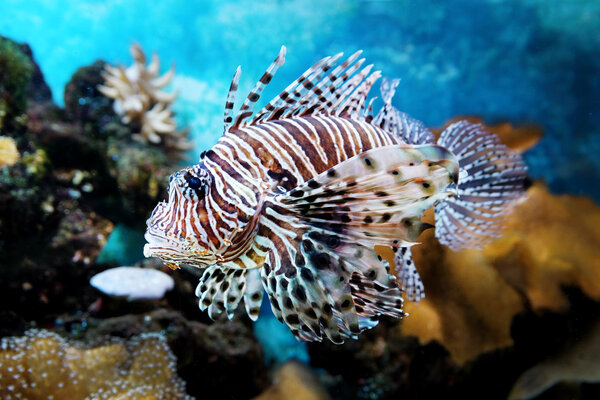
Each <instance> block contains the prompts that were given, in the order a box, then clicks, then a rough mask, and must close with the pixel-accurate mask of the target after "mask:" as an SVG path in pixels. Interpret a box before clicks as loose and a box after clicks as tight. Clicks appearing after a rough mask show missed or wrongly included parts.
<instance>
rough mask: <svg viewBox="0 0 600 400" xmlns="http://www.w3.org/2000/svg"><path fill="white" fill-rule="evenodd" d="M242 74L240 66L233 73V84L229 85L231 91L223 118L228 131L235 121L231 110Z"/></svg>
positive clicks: (228, 94) (225, 128) (225, 129)
mask: <svg viewBox="0 0 600 400" xmlns="http://www.w3.org/2000/svg"><path fill="white" fill-rule="evenodd" d="M241 74H242V67H241V66H238V67H237V69H236V70H235V73H234V74H233V79H232V80H231V85H230V86H229V93H227V101H226V102H225V116H224V119H223V123H224V129H223V130H224V132H227V130H228V129H229V127H230V126H231V122H232V121H233V117H232V116H231V112H232V111H233V107H234V106H235V94H236V92H237V89H238V83H239V81H240V75H241Z"/></svg>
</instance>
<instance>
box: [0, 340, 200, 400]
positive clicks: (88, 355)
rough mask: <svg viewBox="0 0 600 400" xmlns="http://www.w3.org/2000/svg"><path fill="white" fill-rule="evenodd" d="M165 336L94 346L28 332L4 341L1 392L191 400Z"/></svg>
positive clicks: (33, 395) (27, 396)
mask: <svg viewBox="0 0 600 400" xmlns="http://www.w3.org/2000/svg"><path fill="white" fill-rule="evenodd" d="M175 367H176V359H175V357H174V356H173V354H172V352H171V350H170V349H169V346H168V345H167V343H166V341H165V339H164V338H163V337H162V336H160V335H156V334H152V335H141V336H139V337H137V338H134V339H131V340H129V341H128V342H123V341H116V342H113V343H109V344H105V345H102V346H99V347H94V348H88V349H86V348H83V347H81V345H80V344H77V343H69V342H67V341H66V340H64V339H63V338H61V337H60V336H58V335H57V334H55V333H52V332H48V331H35V330H34V331H28V332H26V334H25V336H23V337H10V338H4V339H2V342H1V344H0V397H2V398H8V399H31V400H36V399H48V398H55V399H72V400H78V399H89V400H91V399H98V400H100V399H102V400H117V399H131V400H134V399H139V400H142V399H143V400H151V399H154V400H161V399H163V400H170V399H190V397H189V396H188V395H186V393H185V385H184V383H183V382H182V381H181V379H180V378H179V377H178V376H177V374H176V372H175Z"/></svg>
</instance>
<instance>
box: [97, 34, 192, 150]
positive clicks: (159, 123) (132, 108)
mask: <svg viewBox="0 0 600 400" xmlns="http://www.w3.org/2000/svg"><path fill="white" fill-rule="evenodd" d="M129 50H130V52H131V55H132V56H133V59H134V63H133V65H131V66H130V67H128V68H123V67H122V66H116V67H113V66H110V65H106V67H105V70H104V71H103V73H102V77H103V78H104V81H105V82H104V85H99V86H98V90H99V91H100V92H101V93H102V94H104V95H105V96H106V97H109V98H111V99H113V100H114V104H113V108H114V110H115V112H116V113H117V115H119V116H121V121H122V122H123V123H124V124H131V123H134V124H138V125H139V126H140V127H141V128H140V133H139V134H137V135H136V136H135V138H136V139H140V140H144V141H147V142H149V143H154V144H159V143H162V144H164V145H165V146H166V147H167V148H169V149H176V150H188V149H190V148H191V147H192V145H191V143H190V142H189V141H188V140H187V139H186V135H187V131H179V132H178V131H177V125H176V123H175V120H174V119H173V110H172V108H171V105H172V103H173V101H174V100H175V98H176V97H177V92H173V93H168V92H164V91H162V90H161V89H162V88H164V87H165V86H166V85H168V84H169V82H171V80H172V79H173V76H174V74H175V66H171V69H169V71H167V72H166V73H165V74H164V75H162V76H159V75H158V71H159V67H160V62H159V59H158V55H157V54H156V53H154V54H152V60H151V61H150V64H148V65H146V55H145V54H144V52H143V50H142V48H141V47H140V46H139V45H138V44H137V43H133V44H132V45H131V47H130V49H129Z"/></svg>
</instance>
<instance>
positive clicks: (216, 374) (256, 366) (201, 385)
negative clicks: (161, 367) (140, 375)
mask: <svg viewBox="0 0 600 400" xmlns="http://www.w3.org/2000/svg"><path fill="white" fill-rule="evenodd" d="M87 324H88V325H89V326H91V328H90V329H88V330H87V331H85V333H84V334H83V336H84V338H85V339H86V341H88V342H91V343H95V342H96V343H97V342H101V341H102V340H104V338H105V337H107V336H116V337H123V338H129V337H132V336H135V335H138V334H140V333H146V332H161V333H162V334H164V335H165V336H166V337H167V340H168V342H169V345H170V347H171V349H172V350H173V353H174V354H175V356H176V357H177V366H178V367H177V369H178V374H179V376H181V377H182V378H183V379H184V380H185V381H186V382H187V383H186V387H187V392H188V393H189V394H191V395H193V396H196V397H197V398H222V399H229V398H234V399H237V398H239V399H242V398H250V397H253V396H255V395H257V394H258V393H260V392H261V391H262V390H263V389H264V388H265V387H266V386H267V383H268V378H267V371H266V368H265V367H264V360H263V353H262V349H261V347H260V345H259V343H258V342H257V341H256V339H255V338H254V336H253V334H252V330H251V329H250V328H249V327H247V326H246V325H244V324H243V323H241V322H240V321H217V322H215V323H213V324H212V325H205V324H202V323H199V322H195V321H189V320H186V319H185V318H184V317H183V316H182V315H181V314H180V313H179V312H176V311H171V310H166V309H158V310H156V311H153V312H151V313H147V314H143V315H125V316H122V317H116V318H110V319H106V320H103V321H97V320H89V321H87Z"/></svg>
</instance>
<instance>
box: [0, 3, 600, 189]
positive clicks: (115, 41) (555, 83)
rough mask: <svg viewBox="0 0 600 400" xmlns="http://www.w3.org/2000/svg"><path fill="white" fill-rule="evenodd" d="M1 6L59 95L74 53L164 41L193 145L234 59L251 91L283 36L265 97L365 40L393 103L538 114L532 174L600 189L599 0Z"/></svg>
mask: <svg viewBox="0 0 600 400" xmlns="http://www.w3.org/2000/svg"><path fill="white" fill-rule="evenodd" d="M0 15H2V17H0V33H1V34H3V35H6V36H9V37H12V38H14V39H16V40H19V41H24V42H27V43H29V44H30V45H31V47H32V48H33V51H34V54H35V56H36V58H37V60H38V61H39V63H40V65H41V68H42V70H43V72H44V74H45V76H46V79H47V81H48V82H49V84H50V86H51V88H52V91H53V96H54V98H55V100H56V101H57V102H59V103H61V102H62V91H63V87H64V85H65V83H66V82H67V81H68V80H69V78H70V76H71V74H72V73H73V72H74V71H75V70H76V69H77V68H78V67H80V66H82V65H86V64H89V63H91V62H93V61H94V60H96V59H99V58H101V59H104V60H106V61H108V62H111V63H115V62H120V63H122V64H128V63H129V62H130V55H129V53H128V47H129V44H130V43H131V41H133V40H135V41H137V42H139V43H140V44H141V45H142V46H143V48H144V49H146V50H147V51H150V50H154V51H156V52H158V54H159V55H160V57H161V60H162V62H163V64H162V67H163V68H164V69H166V68H168V66H169V65H170V63H171V62H173V63H175V64H176V66H177V74H178V76H177V79H175V82H174V83H173V85H174V86H175V87H176V88H177V89H178V90H179V91H180V98H179V101H178V104H177V110H178V111H179V120H180V122H181V123H182V124H187V125H190V126H191V127H192V132H193V136H194V137H195V139H196V143H197V148H196V149H195V151H194V158H195V157H197V155H198V154H199V153H200V152H201V151H202V150H204V149H206V148H209V147H210V146H211V145H212V144H213V143H214V142H215V141H216V139H217V138H218V136H219V135H220V134H221V132H222V109H223V104H224V101H225V95H226V91H227V87H228V84H229V81H230V79H231V76H232V75H233V72H234V70H235V68H236V67H237V65H240V64H241V65H242V67H243V71H244V72H243V75H242V81H241V85H242V92H243V91H244V89H249V88H250V87H251V86H252V85H253V83H254V82H255V81H256V79H257V78H258V77H260V75H261V74H262V72H263V70H264V69H265V68H266V66H267V65H268V64H269V63H270V62H271V60H272V59H273V58H274V57H275V55H276V54H277V51H278V50H279V47H280V46H281V45H282V44H285V45H286V46H287V47H288V57H287V63H286V65H285V67H284V68H282V69H281V70H280V72H279V73H278V75H277V76H276V78H275V79H274V81H273V83H272V84H271V87H270V88H268V89H267V94H266V97H268V96H269V95H272V94H274V93H275V92H277V91H278V90H280V89H281V88H283V87H284V86H285V85H286V83H287V82H289V81H290V80H292V79H294V78H295V77H296V76H298V75H299V74H300V73H301V72H302V71H304V69H305V68H306V67H307V66H308V65H310V64H311V63H313V62H314V61H316V60H317V59H320V58H321V57H323V56H325V55H330V54H334V53H337V52H339V51H344V52H353V51H355V50H357V49H363V50H364V55H365V57H367V59H368V61H370V62H372V63H374V64H375V66H376V67H377V68H379V69H381V70H382V71H383V73H384V75H385V76H388V77H399V78H401V79H402V82H401V86H400V88H399V90H398V92H397V95H396V98H395V104H396V106H397V107H398V108H400V109H402V110H404V111H406V112H408V113H410V114H411V115H413V116H414V117H416V118H418V119H421V120H423V121H424V122H425V123H426V124H427V125H430V126H436V125H440V124H442V123H443V122H444V121H446V120H448V119H449V118H452V117H455V116H459V115H477V116H480V117H483V118H484V119H485V120H486V122H489V123H493V122H497V121H504V120H509V121H511V122H513V123H524V122H531V123H536V124H539V125H541V126H542V127H543V128H544V131H545V132H544V133H545V137H544V139H543V141H542V142H541V143H540V144H539V145H538V146H537V147H536V148H534V149H533V150H531V151H530V152H529V153H528V154H527V155H526V158H527V162H528V165H529V167H530V171H531V175H532V176H533V177H536V178H543V179H544V180H546V181H547V182H548V183H549V184H550V185H551V187H552V188H553V189H554V190H555V191H559V192H570V193H581V194H588V195H592V196H594V197H595V198H596V199H600V189H598V188H597V187H596V186H597V185H595V184H593V183H594V182H600V179H598V178H599V173H598V172H597V171H598V170H600V168H599V167H600V161H598V158H597V156H596V155H597V154H598V152H600V141H599V140H598V139H597V137H598V135H599V134H600V128H598V127H599V126H600V114H599V113H598V111H597V110H598V107H599V106H600V78H599V76H600V73H599V72H600V57H599V56H598V48H600V35H598V34H597V29H598V23H599V21H600V2H598V1H587V2H586V1H567V2H547V1H544V0H522V1H510V0H507V1H499V0H484V1H481V0H461V1H456V2H446V1H436V0H424V1H332V2H327V3H326V5H324V3H323V2H321V1H273V0H270V1H261V2H255V1H216V0H213V1H184V0H175V1H168V2H155V3H153V4H152V5H151V6H150V5H149V4H148V2H146V1H141V0H132V1H117V0H110V1H40V0H37V1H36V0H33V1H26V2H25V1H18V0H4V1H2V3H1V4H0Z"/></svg>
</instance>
